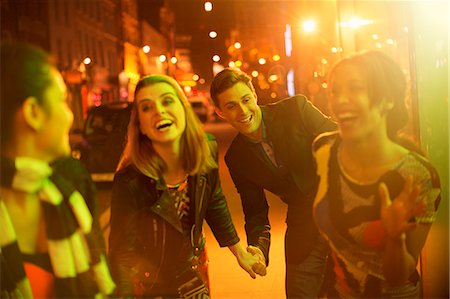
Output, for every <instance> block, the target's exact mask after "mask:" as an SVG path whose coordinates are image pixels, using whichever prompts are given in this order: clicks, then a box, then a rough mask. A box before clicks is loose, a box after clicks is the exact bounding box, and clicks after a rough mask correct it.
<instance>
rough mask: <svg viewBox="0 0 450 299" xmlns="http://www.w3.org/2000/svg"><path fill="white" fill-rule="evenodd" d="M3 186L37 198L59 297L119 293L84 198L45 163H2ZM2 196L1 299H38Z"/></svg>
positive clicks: (0, 230) (6, 161) (30, 161)
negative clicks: (27, 275) (33, 290)
mask: <svg viewBox="0 0 450 299" xmlns="http://www.w3.org/2000/svg"><path fill="white" fill-rule="evenodd" d="M0 167H1V178H0V179H1V186H2V187H5V188H10V189H13V190H17V191H22V192H26V193H28V194H37V196H38V198H39V199H40V202H41V207H42V213H43V217H44V221H45V223H46V225H45V227H46V235H47V246H48V254H49V257H50V261H51V265H52V270H53V275H54V287H55V289H54V294H55V296H56V297H59V298H61V297H63V298H82V297H84V298H102V297H105V296H106V295H108V294H111V293H112V292H113V290H114V287H115V285H114V282H113V281H112V279H111V276H110V273H109V268H108V265H107V262H106V258H105V254H104V253H103V252H102V250H99V248H100V247H99V246H98V244H97V243H98V242H97V239H96V238H95V234H94V232H93V230H92V222H93V220H92V216H91V213H90V212H89V209H88V207H87V205H86V202H85V200H84V198H83V197H82V195H81V194H80V193H79V192H78V191H76V190H75V189H74V188H73V186H72V185H71V183H70V182H68V181H67V180H66V179H65V178H64V177H62V176H58V174H57V173H53V171H52V169H51V167H50V166H49V165H48V164H47V163H45V162H42V161H38V160H35V159H30V158H24V157H22V158H16V159H15V161H12V160H8V159H4V158H2V160H1V164H0ZM1 196H2V195H0V245H1V252H0V257H1V272H2V279H1V297H2V298H33V295H32V292H31V287H30V282H29V280H28V278H27V277H26V274H25V271H24V266H23V258H22V254H21V252H20V249H19V246H18V243H17V236H16V233H15V230H14V227H13V224H12V221H11V218H10V216H9V213H8V210H7V208H6V205H5V203H4V201H3V199H2V198H1Z"/></svg>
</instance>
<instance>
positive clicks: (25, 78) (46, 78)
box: [0, 41, 54, 145]
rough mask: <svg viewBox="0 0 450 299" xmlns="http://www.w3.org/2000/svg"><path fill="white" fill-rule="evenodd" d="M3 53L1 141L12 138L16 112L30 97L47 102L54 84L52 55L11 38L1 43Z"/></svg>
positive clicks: (3, 142) (41, 102) (0, 112)
mask: <svg viewBox="0 0 450 299" xmlns="http://www.w3.org/2000/svg"><path fill="white" fill-rule="evenodd" d="M0 53H1V60H0V61H1V74H0V79H1V98H0V103H1V105H0V106H1V109H0V130H1V144H2V145H4V144H6V143H8V142H9V141H10V140H11V135H12V134H13V121H14V116H15V114H16V112H17V111H18V110H19V109H20V106H21V105H22V104H23V102H24V101H25V100H26V99H27V98H28V97H34V98H36V100H37V101H38V103H40V104H43V95H44V93H45V91H46V89H47V88H48V87H49V86H50V85H51V84H52V79H51V78H52V77H51V68H52V67H53V66H54V64H53V61H52V59H51V57H50V55H49V54H48V53H47V52H45V51H44V50H42V49H40V48H38V47H36V46H34V45H31V44H27V43H23V42H18V41H9V42H5V43H2V44H1V46H0Z"/></svg>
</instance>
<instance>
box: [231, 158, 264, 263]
mask: <svg viewBox="0 0 450 299" xmlns="http://www.w3.org/2000/svg"><path fill="white" fill-rule="evenodd" d="M225 162H226V164H227V166H228V169H229V172H230V175H231V178H232V180H233V183H234V185H235V186H236V189H237V191H238V193H239V195H240V197H241V201H242V208H243V212H244V215H245V232H246V235H247V243H248V244H249V245H253V246H257V247H259V248H260V249H261V251H262V252H263V254H264V257H265V258H266V264H267V265H268V264H269V249H270V223H269V205H268V203H267V199H266V195H265V193H264V189H263V188H261V187H260V186H257V185H255V184H254V183H252V182H250V181H249V180H247V179H245V178H244V177H242V176H240V174H239V169H238V168H237V167H235V166H234V165H233V162H232V158H230V156H228V155H227V156H225Z"/></svg>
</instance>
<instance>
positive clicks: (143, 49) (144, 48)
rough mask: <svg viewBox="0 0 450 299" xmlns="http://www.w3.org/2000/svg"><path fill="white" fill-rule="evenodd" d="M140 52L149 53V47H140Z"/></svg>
mask: <svg viewBox="0 0 450 299" xmlns="http://www.w3.org/2000/svg"><path fill="white" fill-rule="evenodd" d="M142 51H144V53H145V54H148V53H150V46H149V45H145V46H143V47H142Z"/></svg>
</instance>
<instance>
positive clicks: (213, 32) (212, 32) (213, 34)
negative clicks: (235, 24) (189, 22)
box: [209, 30, 217, 38]
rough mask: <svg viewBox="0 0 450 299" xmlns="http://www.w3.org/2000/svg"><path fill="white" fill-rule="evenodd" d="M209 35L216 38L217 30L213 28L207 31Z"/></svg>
mask: <svg viewBox="0 0 450 299" xmlns="http://www.w3.org/2000/svg"><path fill="white" fill-rule="evenodd" d="M209 37H210V38H216V37H217V32H215V31H214V30H212V31H210V32H209Z"/></svg>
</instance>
